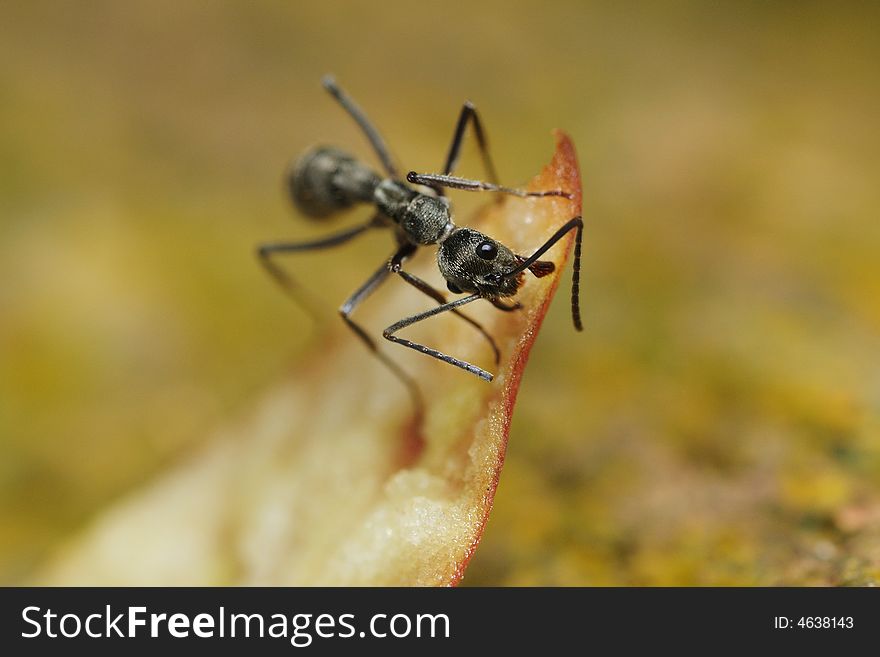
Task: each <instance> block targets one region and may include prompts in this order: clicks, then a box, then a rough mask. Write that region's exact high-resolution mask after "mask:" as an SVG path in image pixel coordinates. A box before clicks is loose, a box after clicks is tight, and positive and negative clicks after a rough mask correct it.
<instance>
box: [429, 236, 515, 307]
mask: <svg viewBox="0 0 880 657" xmlns="http://www.w3.org/2000/svg"><path fill="white" fill-rule="evenodd" d="M520 262H521V259H520V258H519V256H517V255H516V254H515V253H514V252H513V251H511V250H510V249H508V248H507V247H506V246H504V245H503V244H502V243H501V242H499V241H497V240H493V239H492V238H491V237H489V236H488V235H484V234H483V233H481V232H479V231H476V230H473V229H470V228H458V229H456V230H454V231H453V232H452V234H451V235H449V237H447V238H446V239H445V240H444V241H443V242H442V243H441V244H440V249H439V251H438V252H437V264H438V265H439V267H440V273H441V274H443V277H444V278H445V279H446V285H447V286H448V287H449V289H450V291H452V292H454V293H456V294H458V293H460V292H471V293H474V292H479V293H481V294H484V295H486V296H487V297H490V298H497V297H509V296H513V295H514V294H516V291H517V289H519V286H520V285H522V274H521V273H520V274H516V275H514V276H506V274H507V273H508V272H511V271H513V270H514V269H516V267H517V266H518V265H519V264H520Z"/></svg>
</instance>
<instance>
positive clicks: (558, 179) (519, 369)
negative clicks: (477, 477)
mask: <svg viewBox="0 0 880 657" xmlns="http://www.w3.org/2000/svg"><path fill="white" fill-rule="evenodd" d="M553 135H554V137H555V138H556V151H555V152H554V154H553V158H552V159H551V160H550V162H549V163H548V164H547V165H546V166H545V167H544V168H543V169H542V170H541V173H539V174H538V175H537V176H535V178H534V179H532V181H531V183H530V184H529V188H530V189H546V188H547V185H546V183H545V182H544V181H545V179H548V178H549V179H550V180H552V181H554V184H556V185H558V186H559V187H560V188H562V189H565V190H566V191H569V192H571V193H572V195H573V198H572V199H571V208H572V214H571V216H572V217H575V216H577V215H579V214H580V213H581V198H582V196H581V194H582V192H581V178H580V169H579V168H578V162H577V154H576V153H575V149H574V143H572V141H571V138H570V137H569V136H568V135H567V134H566V133H565V132H563V131H562V130H554V131H553ZM573 241H574V233H573V232H572V233H569V235H568V237H566V238H565V250H564V252H563V254H562V257H561V258H560V260H559V267H558V269H557V271H558V273H557V274H556V275H555V277H554V278H553V281H552V283H551V286H550V289H549V290H548V291H547V293H546V294H545V295H544V301H543V303H542V305H541V308H540V309H539V310H538V312H537V313H536V314H535V320H534V322H533V323H532V324H531V325H530V326H528V328H527V331H526V333H525V335H524V336H523V337H522V338H521V339H520V341H519V342H518V344H517V348H516V351H515V353H514V355H513V360H514V362H513V365H512V367H511V370H510V376H509V377H508V379H507V384H506V385H505V387H504V388H502V389H500V390H498V391H497V392H496V393H495V394H494V396H493V397H492V399H491V401H490V403H495V402H496V401H498V399H499V398H501V399H502V400H503V410H502V416H501V420H502V422H503V425H504V430H503V435H502V439H501V449H500V450H499V451H498V461H497V463H496V464H495V468H494V472H493V475H492V478H491V485H490V487H489V488H488V490H487V491H486V493H485V495H484V496H483V505H482V506H483V517H482V519H481V521H480V524H479V526H478V527H477V533H476V535H475V536H474V539H473V541H472V542H471V544H470V547H468V549H467V551H466V552H465V555H464V558H463V559H462V560H461V561H460V562H458V563H457V564H456V567H455V570H454V572H453V574H452V578H451V579H450V581H449V583H448V586H457V585H458V584H459V582H461V578H462V577H463V576H464V571H465V569H466V568H467V566H468V564H469V563H470V561H471V558H472V557H473V556H474V552H475V551H476V549H477V545H479V543H480V539H482V538H483V531H484V530H485V528H486V522H487V521H488V520H489V513H490V512H491V511H492V503H493V501H494V499H495V491H496V490H497V489H498V480H499V478H500V477H501V468H502V467H503V466H504V456H505V454H506V453H507V441H508V439H509V437H510V422H511V419H512V417H513V408H514V406H515V404H516V396H517V393H518V392H519V385H520V382H521V380H522V375H523V371H524V370H525V367H526V363H527V362H528V360H529V353H530V352H531V350H532V345H533V344H534V342H535V338H536V337H538V333H539V332H540V329H541V324H543V322H544V317H545V316H546V314H547V310H548V309H549V307H550V302H551V301H552V300H553V297H554V296H555V295H556V289H557V287H558V286H559V280H560V279H561V278H562V277H563V272H564V270H565V264H566V263H567V262H568V257H569V254H570V252H571V246H572V243H573Z"/></svg>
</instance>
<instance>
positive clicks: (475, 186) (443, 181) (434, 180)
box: [406, 171, 572, 199]
mask: <svg viewBox="0 0 880 657" xmlns="http://www.w3.org/2000/svg"><path fill="white" fill-rule="evenodd" d="M406 179H407V181H408V182H411V183H413V184H414V185H425V186H427V187H437V186H439V187H451V188H452V189H463V190H464V191H466V192H500V193H502V194H511V195H513V196H520V197H522V198H526V197H529V196H561V197H563V198H567V199H570V198H572V195H571V194H570V193H568V192H566V191H563V190H561V189H551V190H548V191H543V192H527V191H526V190H524V189H513V188H512V187H502V186H501V185H495V184H493V183H487V182H483V181H482V180H471V179H469V178H459V177H458V176H447V175H445V174H439V173H416V172H415V171H410V172H409V173H408V174H406Z"/></svg>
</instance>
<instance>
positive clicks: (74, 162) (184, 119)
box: [0, 1, 880, 585]
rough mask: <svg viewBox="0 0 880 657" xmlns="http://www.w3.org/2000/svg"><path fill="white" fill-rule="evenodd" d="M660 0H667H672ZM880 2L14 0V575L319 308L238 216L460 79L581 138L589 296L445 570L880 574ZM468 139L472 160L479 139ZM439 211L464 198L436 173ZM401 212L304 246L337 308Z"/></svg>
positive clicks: (406, 147) (0, 204)
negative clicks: (270, 272) (461, 565)
mask: <svg viewBox="0 0 880 657" xmlns="http://www.w3.org/2000/svg"><path fill="white" fill-rule="evenodd" d="M661 5H662V6H661ZM878 18H880V12H878V11H876V10H873V9H868V8H867V5H865V6H863V7H862V8H861V9H855V8H846V7H841V6H838V5H834V4H828V3H797V4H783V3H778V4H775V3H757V2H750V3H730V4H729V6H727V7H719V6H715V4H713V3H699V2H686V1H678V2H670V3H644V4H632V3H620V2H599V3H587V2H553V3H524V2H523V3H521V2H510V1H507V2H485V3H473V2H470V3H459V2H444V3H442V4H439V5H438V4H434V5H418V4H414V3H411V2H406V3H404V2H386V3H378V4H377V3H366V2H344V3H343V2H339V3H333V2H322V3H317V2H315V3H306V2H289V3H286V2H253V3H242V2H207V1H205V2H185V3H178V2H170V1H166V2H156V1H150V2H126V3H115V2H90V3H61V2H19V3H3V5H2V6H0V277H2V283H0V583H3V584H10V583H16V582H21V581H25V580H26V578H27V576H28V574H29V573H31V572H32V571H33V569H34V568H36V567H37V566H38V565H39V564H40V562H42V561H43V560H45V559H46V558H47V556H48V555H50V554H51V552H52V550H53V548H54V547H55V546H57V545H58V543H59V541H60V540H61V539H63V538H64V537H65V536H68V535H70V534H71V533H72V532H74V531H76V529H77V528H79V527H81V526H82V525H83V524H84V523H85V522H87V521H88V519H89V518H91V517H93V516H94V514H95V513H97V512H98V511H99V510H100V509H101V507H102V506H103V505H105V504H106V503H108V502H109V501H111V500H113V499H114V498H116V497H118V496H119V495H120V494H122V493H124V492H125V491H128V490H131V489H133V488H136V487H137V486H138V485H139V484H141V483H143V482H145V481H147V480H149V479H150V478H151V476H152V475H154V474H155V473H156V472H158V471H159V470H161V469H162V468H163V466H165V465H167V464H170V463H173V462H175V460H176V459H178V458H179V457H180V456H181V455H182V454H184V453H191V452H192V451H193V450H194V449H195V447H196V446H197V444H198V443H199V442H201V441H204V440H205V439H206V438H207V437H208V436H209V434H210V432H211V431H212V430H214V429H216V428H217V427H222V426H223V425H224V424H225V423H227V422H228V421H229V420H230V419H231V418H233V417H234V416H235V415H236V413H237V412H239V411H240V410H241V409H243V408H246V407H247V405H248V403H249V400H251V399H253V398H254V396H255V395H256V394H258V393H259V392H260V391H262V390H264V389H265V388H267V387H268V386H270V385H272V383H273V381H277V380H279V379H280V378H281V377H282V376H283V375H284V374H285V372H287V371H289V370H290V368H291V367H292V366H293V365H294V364H295V363H296V362H297V359H298V358H299V357H300V355H301V354H302V353H303V351H304V350H305V349H308V348H309V345H310V344H313V343H312V342H311V341H312V339H313V336H314V334H315V332H316V331H317V330H319V328H316V327H315V326H314V325H313V324H312V323H311V322H310V321H309V319H308V318H307V316H306V315H305V314H304V313H302V312H301V311H299V310H298V309H297V308H296V307H295V306H293V305H292V304H291V303H289V302H288V301H287V300H286V299H285V298H284V297H283V296H282V295H281V294H279V292H278V290H277V289H276V288H275V287H274V286H273V284H272V282H271V281H270V280H269V279H268V278H267V277H266V276H265V275H264V274H263V272H262V271H261V270H260V269H259V267H258V265H257V264H256V262H255V259H254V257H253V246H254V244H255V243H257V242H259V241H264V240H267V239H273V238H291V239H296V238H306V237H310V236H315V235H319V234H323V233H326V232H327V230H328V227H327V226H320V225H316V224H313V223H312V224H310V223H308V222H306V221H303V220H300V219H298V218H297V217H296V216H295V215H294V213H293V212H292V211H291V210H290V209H289V207H288V205H287V203H286V201H285V199H284V198H283V195H282V187H281V174H282V171H283V169H284V167H285V166H286V164H287V162H288V161H289V159H290V158H291V157H293V156H295V155H296V154H297V153H299V152H300V151H301V150H302V149H303V148H305V147H307V146H308V145H311V144H313V143H315V142H319V141H320V142H331V143H335V144H338V145H340V146H342V147H344V148H346V149H348V150H351V151H353V152H355V153H357V154H358V155H359V156H362V157H364V158H365V159H369V161H371V162H373V161H374V160H373V159H372V157H371V154H370V152H369V150H368V148H367V146H366V144H365V142H364V139H363V138H362V136H361V135H360V134H359V133H358V132H357V129H356V128H355V126H353V124H352V122H351V121H350V120H349V119H348V118H347V117H346V116H345V115H344V114H343V113H342V111H341V110H340V109H339V108H338V107H336V106H335V105H334V104H333V103H332V102H331V100H330V99H329V97H327V95H326V94H325V93H324V92H323V90H322V89H321V88H320V77H321V75H322V74H324V73H326V72H333V73H335V75H336V77H337V79H338V80H339V82H340V83H341V84H342V85H343V86H344V87H345V88H346V89H347V90H348V91H349V92H350V93H351V94H352V95H353V96H354V97H355V98H356V99H357V100H358V102H359V103H360V104H361V105H362V106H363V107H364V108H365V109H366V111H367V112H368V114H369V115H370V116H371V117H372V118H373V119H374V120H375V121H376V123H377V124H378V125H379V127H380V129H381V130H382V131H383V133H384V135H385V137H386V138H387V139H388V141H389V142H390V144H391V147H392V150H393V151H394V152H395V154H396V155H397V156H398V157H399V159H400V160H401V161H402V162H403V163H404V167H405V169H417V170H424V171H435V170H437V169H438V168H439V167H440V166H441V164H442V160H443V157H444V155H445V152H446V149H447V147H448V142H449V139H450V137H451V133H452V128H453V124H454V121H455V119H456V117H457V113H458V110H459V108H460V106H461V103H462V102H463V101H464V100H465V99H471V100H473V101H474V102H475V103H476V104H477V106H478V108H479V110H480V112H481V114H482V118H483V119H484V121H485V123H486V127H487V129H488V132H489V136H490V143H491V147H492V152H493V155H494V157H495V161H496V163H497V166H498V169H499V172H500V175H501V177H502V179H503V181H504V182H506V183H508V184H518V183H521V182H523V181H524V180H527V179H528V178H529V177H530V176H531V175H532V174H533V173H535V172H536V171H538V170H539V169H540V167H541V166H543V164H544V163H545V162H546V161H547V159H548V158H549V155H550V152H551V150H552V139H551V137H550V130H551V128H554V127H561V128H564V129H565V130H566V131H568V132H569V133H570V134H571V135H572V136H573V138H574V140H575V143H576V144H577V146H578V152H579V157H580V163H581V168H582V172H583V182H584V215H585V219H586V222H587V231H586V236H585V239H586V242H585V253H584V267H585V271H584V280H583V290H584V299H583V312H584V320H585V325H586V330H585V332H584V333H583V334H575V333H574V332H573V331H572V329H571V327H570V324H569V317H568V311H567V309H566V308H565V302H564V296H565V294H564V293H565V292H566V291H567V282H565V283H563V286H564V287H563V288H562V291H563V295H562V296H561V297H560V299H558V300H557V302H556V304H554V309H553V311H552V312H551V313H550V316H549V318H548V320H547V322H546V323H545V327H544V330H543V332H542V334H541V336H540V337H539V339H538V342H537V344H536V347H535V349H534V351H533V352H532V359H531V362H530V365H529V368H528V370H527V372H526V376H525V380H524V384H523V387H522V389H521V391H520V401H519V404H518V407H517V409H516V413H515V416H514V424H513V429H512V434H511V440H510V447H509V450H508V456H507V462H506V466H505V470H504V473H503V475H502V478H501V482H500V486H499V490H498V496H497V498H496V507H495V510H494V511H493V514H492V516H491V518H490V520H489V524H488V527H487V530H486V534H485V536H484V539H483V543H482V545H481V546H480V548H479V549H478V551H477V555H476V557H475V559H474V561H473V563H472V565H471V567H470V569H469V570H468V572H467V575H466V578H465V583H466V584H553V585H567V584H598V585H605V584H622V585H628V584H647V585H654V584H664V585H679V584H745V585H749V584H779V583H788V584H810V583H832V584H837V583H850V584H867V583H877V582H880V556H878V555H880V491H878V481H880V257H878V256H880V221H878V210H880V185H878V181H880V130H878V117H880V83H878V80H880V77H878V75H877V63H878V61H880V42H878V39H877V25H878V24H880V21H878ZM460 171H461V173H462V174H463V175H471V176H480V175H481V169H480V167H479V160H478V158H477V157H476V156H475V149H474V148H473V145H472V144H469V145H468V148H467V149H466V152H465V156H464V158H463V161H462V165H461V168H460ZM454 199H455V202H456V205H457V207H458V214H459V216H466V212H467V208H473V207H475V204H476V203H479V202H480V201H481V200H484V199H478V198H474V197H473V196H472V195H465V194H456V195H455V196H454ZM386 251H387V236H385V235H380V236H377V237H376V238H372V237H371V238H367V239H365V240H363V242H361V243H358V245H357V246H353V247H351V248H349V247H345V248H344V249H340V250H339V251H338V252H335V253H325V254H322V255H317V256H303V258H302V259H301V260H300V261H298V263H297V265H296V267H297V269H298V270H299V271H309V272H310V274H309V277H308V279H309V285H310V288H311V289H312V290H313V291H314V292H315V293H317V294H320V295H322V296H324V297H326V300H327V301H326V302H327V305H328V306H329V307H335V305H337V304H338V303H339V302H340V301H341V300H342V299H344V298H345V296H346V294H347V293H348V292H349V291H350V290H352V289H353V288H354V287H355V285H356V284H358V283H359V282H360V281H361V280H362V279H363V277H364V276H365V274H366V273H367V272H368V271H372V268H373V267H374V266H375V263H376V262H378V261H380V260H381V259H382V258H383V257H385V255H386Z"/></svg>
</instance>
